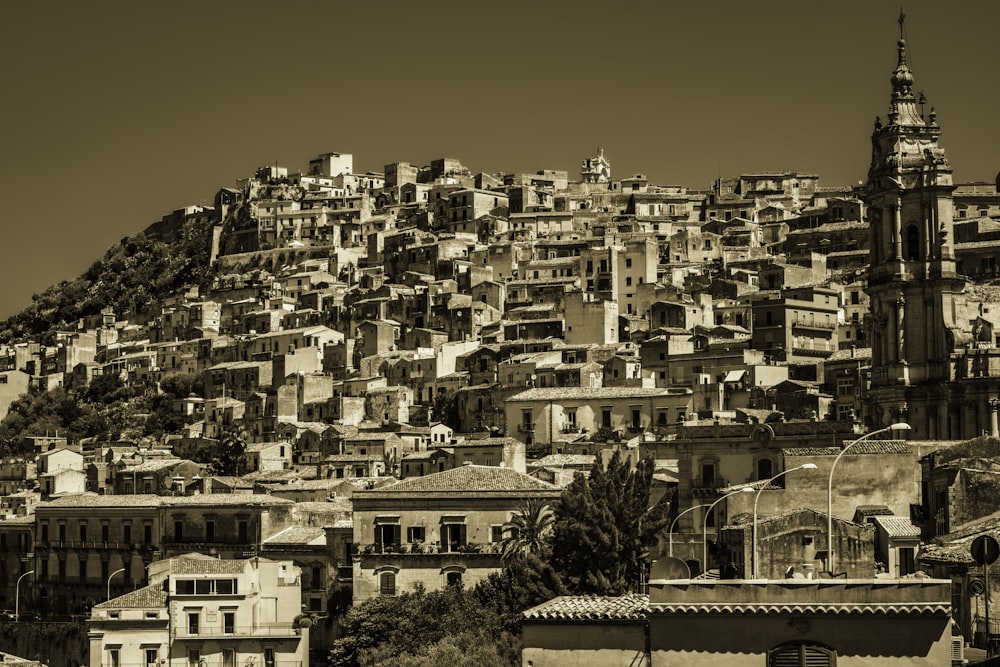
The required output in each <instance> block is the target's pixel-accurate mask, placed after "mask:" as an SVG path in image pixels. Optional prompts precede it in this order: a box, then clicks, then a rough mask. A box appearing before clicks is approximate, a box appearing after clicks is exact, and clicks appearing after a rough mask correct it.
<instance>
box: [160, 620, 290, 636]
mask: <svg viewBox="0 0 1000 667" xmlns="http://www.w3.org/2000/svg"><path fill="white" fill-rule="evenodd" d="M297 634H299V628H297V627H295V626H294V625H293V624H291V623H257V624H256V625H234V626H232V627H230V628H225V627H223V626H221V625H214V626H207V625H205V624H201V625H199V626H198V628H197V632H191V628H190V627H188V626H186V625H183V626H181V627H179V628H177V629H176V633H175V636H177V637H180V638H191V637H206V638H207V637H291V636H294V635H297Z"/></svg>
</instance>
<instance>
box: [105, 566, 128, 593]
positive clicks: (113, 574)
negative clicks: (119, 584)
mask: <svg viewBox="0 0 1000 667" xmlns="http://www.w3.org/2000/svg"><path fill="white" fill-rule="evenodd" d="M124 571H125V568H124V567H123V568H121V569H119V570H115V571H114V572H112V573H111V575H110V576H109V577H108V598H107V599H108V600H110V599H111V580H112V579H113V578H114V576H115V575H116V574H118V573H119V572H124Z"/></svg>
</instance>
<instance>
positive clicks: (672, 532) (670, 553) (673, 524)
mask: <svg viewBox="0 0 1000 667" xmlns="http://www.w3.org/2000/svg"><path fill="white" fill-rule="evenodd" d="M699 507H708V503H705V504H702V505H695V506H694V507H689V508H687V509H686V510H684V511H683V512H681V513H680V514H678V515H677V516H675V517H674V520H673V521H671V522H670V529H669V530H668V531H667V533H668V535H669V536H670V547H669V549H668V550H667V555H668V556H671V557H673V555H674V526H675V525H676V524H677V519H679V518H681V517H682V516H684V515H685V514H687V513H688V512H693V511H695V510H696V509H698V508H699Z"/></svg>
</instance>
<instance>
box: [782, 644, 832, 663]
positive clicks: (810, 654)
mask: <svg viewBox="0 0 1000 667" xmlns="http://www.w3.org/2000/svg"><path fill="white" fill-rule="evenodd" d="M836 664H837V654H836V653H835V652H834V651H833V649H830V648H828V647H826V646H823V645H822V644H813V643H808V642H789V643H787V644H781V645H780V646H778V647H776V648H773V649H771V651H769V652H768V656H767V667H834V666H835V665H836Z"/></svg>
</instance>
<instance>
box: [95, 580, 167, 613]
mask: <svg viewBox="0 0 1000 667" xmlns="http://www.w3.org/2000/svg"><path fill="white" fill-rule="evenodd" d="M166 605H167V592H166V591H165V590H163V584H162V582H161V583H157V584H150V585H149V586H144V587H142V588H139V589H136V590H134V591H131V592H130V593H126V594H125V595H119V596H118V597H116V598H112V599H110V600H108V601H107V602H101V603H100V604H95V605H94V609H125V608H132V609H135V608H144V607H165V606H166Z"/></svg>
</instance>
